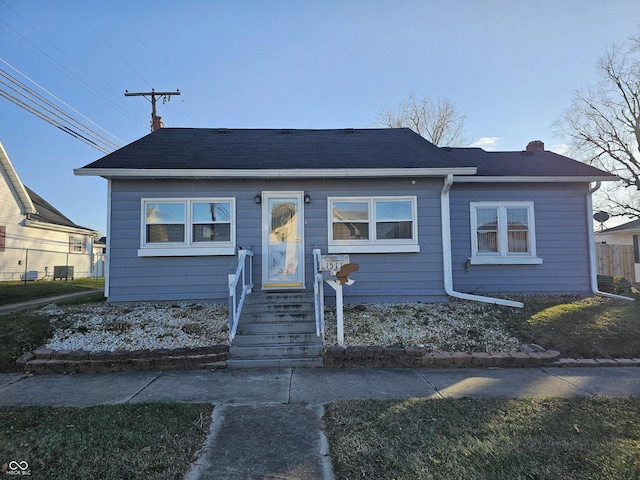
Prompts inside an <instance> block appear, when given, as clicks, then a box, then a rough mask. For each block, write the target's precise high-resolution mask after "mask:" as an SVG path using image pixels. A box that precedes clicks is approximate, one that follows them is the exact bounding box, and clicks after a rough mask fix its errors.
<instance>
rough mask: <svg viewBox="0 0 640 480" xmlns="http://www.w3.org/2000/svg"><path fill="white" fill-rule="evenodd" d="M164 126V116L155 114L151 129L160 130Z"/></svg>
mask: <svg viewBox="0 0 640 480" xmlns="http://www.w3.org/2000/svg"><path fill="white" fill-rule="evenodd" d="M163 127H164V123H163V122H162V117H158V116H157V115H155V116H153V118H152V120H151V131H152V132H155V131H156V130H160V129H161V128H163Z"/></svg>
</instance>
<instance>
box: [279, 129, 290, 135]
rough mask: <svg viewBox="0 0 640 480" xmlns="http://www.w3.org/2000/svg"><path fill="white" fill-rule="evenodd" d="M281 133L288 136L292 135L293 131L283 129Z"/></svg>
mask: <svg viewBox="0 0 640 480" xmlns="http://www.w3.org/2000/svg"><path fill="white" fill-rule="evenodd" d="M280 133H281V134H283V135H288V134H290V133H291V129H290V128H283V129H281V130H280Z"/></svg>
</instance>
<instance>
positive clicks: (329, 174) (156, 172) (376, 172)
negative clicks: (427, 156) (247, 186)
mask: <svg viewBox="0 0 640 480" xmlns="http://www.w3.org/2000/svg"><path fill="white" fill-rule="evenodd" d="M476 171H477V169H476V167H456V168H309V169H305V168H299V169H242V170H241V169H215V170H214V169H163V168H154V169H134V168H130V169H129V168H76V169H74V170H73V173H74V174H75V175H77V176H95V177H104V178H278V179H281V178H380V177H445V176H447V175H475V174H476Z"/></svg>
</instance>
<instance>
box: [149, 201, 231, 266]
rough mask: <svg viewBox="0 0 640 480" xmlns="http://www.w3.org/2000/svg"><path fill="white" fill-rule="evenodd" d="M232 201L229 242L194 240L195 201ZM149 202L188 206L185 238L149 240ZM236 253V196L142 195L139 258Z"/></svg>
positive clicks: (186, 207) (186, 209) (186, 208)
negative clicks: (183, 239) (182, 196)
mask: <svg viewBox="0 0 640 480" xmlns="http://www.w3.org/2000/svg"><path fill="white" fill-rule="evenodd" d="M222 202H227V203H230V204H231V222H230V223H231V238H230V240H229V241H228V242H195V243H194V242H193V239H192V236H193V221H192V210H193V209H192V204H194V203H222ZM147 203H176V204H182V205H184V207H185V211H186V216H185V230H186V231H185V241H184V242H166V243H146V241H145V240H146V235H147V234H146V226H147V218H146V209H145V205H146V204H147ZM235 254H236V199H235V198H234V197H197V198H142V199H141V201H140V248H139V249H138V256H139V257H190V256H210V255H235Z"/></svg>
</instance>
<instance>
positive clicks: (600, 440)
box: [325, 398, 640, 480]
mask: <svg viewBox="0 0 640 480" xmlns="http://www.w3.org/2000/svg"><path fill="white" fill-rule="evenodd" d="M325 412H326V413H325V422H326V425H327V436H328V439H329V444H330V451H331V458H332V461H333V467H334V471H335V474H336V479H337V480H341V479H355V478H371V479H395V480H400V479H407V480H409V479H411V480H417V479H425V480H426V479H433V480H439V479H442V480H450V479H474V480H484V479H486V480H500V479H503V480H513V479H558V480H571V479H575V480H586V479H594V480H595V479H639V478H640V399H637V398H575V399H560V398H548V399H535V400H532V399H469V398H465V399H458V400H426V399H411V400H404V401H373V400H370V401H343V402H336V403H332V404H329V405H327V406H326V409H325Z"/></svg>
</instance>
